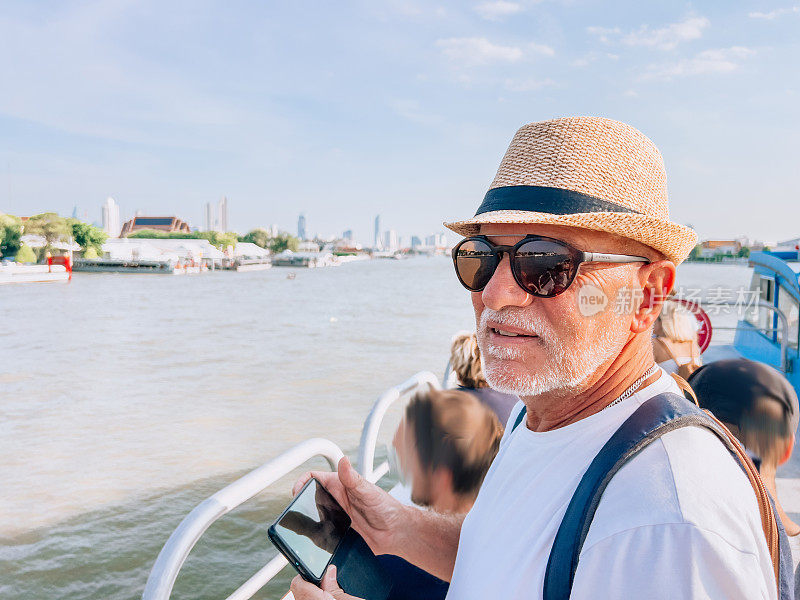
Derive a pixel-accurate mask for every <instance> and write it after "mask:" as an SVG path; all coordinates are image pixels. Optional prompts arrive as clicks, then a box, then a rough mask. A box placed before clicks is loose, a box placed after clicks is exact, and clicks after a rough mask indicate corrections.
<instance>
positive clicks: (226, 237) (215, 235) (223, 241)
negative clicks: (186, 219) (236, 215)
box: [197, 231, 239, 251]
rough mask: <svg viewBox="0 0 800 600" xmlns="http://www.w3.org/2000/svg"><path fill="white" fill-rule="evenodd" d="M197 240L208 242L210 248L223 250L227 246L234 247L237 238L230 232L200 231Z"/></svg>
mask: <svg viewBox="0 0 800 600" xmlns="http://www.w3.org/2000/svg"><path fill="white" fill-rule="evenodd" d="M197 237H198V238H200V239H204V240H208V241H209V243H210V244H211V245H212V246H216V247H217V248H219V249H220V250H223V251H224V250H225V249H226V248H227V247H228V246H233V247H234V248H235V247H236V242H238V241H239V236H238V235H236V234H235V233H234V232H232V231H201V232H199V234H198V235H197Z"/></svg>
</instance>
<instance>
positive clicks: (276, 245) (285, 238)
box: [269, 232, 300, 254]
mask: <svg viewBox="0 0 800 600" xmlns="http://www.w3.org/2000/svg"><path fill="white" fill-rule="evenodd" d="M299 244H300V240H298V239H297V238H296V237H294V236H293V235H292V234H290V233H283V232H281V233H279V234H278V235H276V236H275V237H274V238H271V239H270V241H269V249H270V251H271V252H272V253H273V254H280V253H281V252H283V251H284V250H291V251H292V252H297V248H298V245H299Z"/></svg>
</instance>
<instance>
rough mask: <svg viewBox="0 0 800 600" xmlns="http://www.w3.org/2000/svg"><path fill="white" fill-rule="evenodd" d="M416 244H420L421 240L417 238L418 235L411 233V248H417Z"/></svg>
mask: <svg viewBox="0 0 800 600" xmlns="http://www.w3.org/2000/svg"><path fill="white" fill-rule="evenodd" d="M418 246H422V240H421V239H419V236H416V235H412V236H411V248H412V249H413V248H417V247H418Z"/></svg>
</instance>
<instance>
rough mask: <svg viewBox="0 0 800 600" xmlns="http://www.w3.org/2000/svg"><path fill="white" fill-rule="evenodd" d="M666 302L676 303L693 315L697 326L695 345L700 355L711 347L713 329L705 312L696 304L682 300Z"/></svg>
mask: <svg viewBox="0 0 800 600" xmlns="http://www.w3.org/2000/svg"><path fill="white" fill-rule="evenodd" d="M668 302H677V303H678V304H681V305H682V306H684V307H686V308H687V309H688V310H689V311H690V312H691V313H692V314H693V315H694V318H695V319H697V323H698V324H699V327H698V329H697V345H698V346H700V353H701V354H702V353H703V352H705V351H706V348H708V347H709V346H710V345H711V336H712V335H713V333H714V328H713V327H711V319H710V318H709V316H708V314H707V313H706V311H704V310H703V309H702V308H701V307H700V304H698V303H697V302H692V301H691V300H686V299H684V298H670V299H669V300H668Z"/></svg>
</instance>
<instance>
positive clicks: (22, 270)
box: [0, 256, 72, 284]
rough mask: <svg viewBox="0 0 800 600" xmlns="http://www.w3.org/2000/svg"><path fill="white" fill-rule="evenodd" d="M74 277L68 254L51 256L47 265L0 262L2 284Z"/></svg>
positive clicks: (66, 279)
mask: <svg viewBox="0 0 800 600" xmlns="http://www.w3.org/2000/svg"><path fill="white" fill-rule="evenodd" d="M70 279H72V265H71V264H70V261H69V257H68V256H51V257H48V259H47V264H46V265H24V264H20V263H16V262H3V263H0V284H3V283H47V282H51V281H69V280H70Z"/></svg>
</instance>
